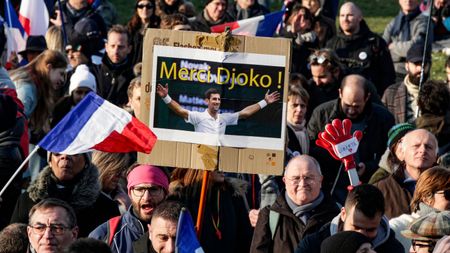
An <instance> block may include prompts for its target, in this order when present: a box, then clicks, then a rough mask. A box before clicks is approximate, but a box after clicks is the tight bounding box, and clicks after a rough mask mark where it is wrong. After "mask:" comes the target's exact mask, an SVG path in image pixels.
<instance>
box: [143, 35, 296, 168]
mask: <svg viewBox="0 0 450 253" xmlns="http://www.w3.org/2000/svg"><path fill="white" fill-rule="evenodd" d="M219 36H220V35H210V34H208V35H206V34H203V33H196V32H181V31H160V30H152V29H150V30H148V31H147V35H146V37H145V39H144V40H145V42H144V58H143V59H144V60H143V70H142V73H143V76H142V83H143V87H142V97H141V107H142V109H141V111H142V115H139V117H140V118H141V120H143V121H144V122H145V123H146V124H148V125H149V126H150V128H151V129H152V130H153V131H154V133H155V134H156V135H157V136H158V142H157V144H156V146H155V147H154V149H153V152H152V154H151V155H149V156H143V155H140V156H139V160H140V161H147V162H151V163H152V164H155V165H164V166H174V167H184V168H198V169H210V170H211V169H216V168H218V169H220V170H224V171H233V172H237V171H240V172H251V173H255V172H258V173H263V172H264V173H271V174H277V173H280V172H281V170H280V169H282V167H283V156H284V145H285V144H284V136H285V128H286V126H285V117H286V115H285V112H286V92H287V85H286V84H287V80H288V75H289V71H288V67H287V66H289V65H288V63H289V56H290V41H289V40H285V39H268V38H256V37H243V36H233V37H229V38H228V40H231V43H228V44H229V50H228V51H226V50H224V49H225V48H223V46H224V44H226V43H220V41H221V40H222V42H224V41H223V40H224V37H219ZM215 42H218V43H216V44H215ZM269 44H273V45H274V46H276V47H271V46H268V45H269ZM158 85H160V86H159V88H158ZM211 88H214V89H216V90H217V91H218V93H219V95H217V96H218V97H219V99H220V100H219V102H218V103H217V108H220V109H218V110H219V113H218V116H217V118H216V119H212V118H211V116H210V115H209V114H206V115H209V116H205V113H208V112H207V111H205V110H206V109H207V108H208V105H207V104H208V101H212V97H211V100H205V92H206V91H208V90H209V89H211ZM158 89H159V90H158ZM159 92H162V93H161V94H164V96H161V94H160V93H159ZM166 94H168V95H169V96H167V97H170V101H174V102H175V104H176V105H179V106H180V108H182V109H180V110H182V113H180V112H179V110H177V109H174V104H173V102H169V100H168V98H165V97H166ZM274 94H280V99H279V100H276V99H273V100H271V99H268V100H267V97H266V96H267V95H269V96H273V97H272V98H274V97H275V95H274ZM265 97H266V101H269V103H266V105H262V104H261V103H264V102H261V101H263V100H264V98H265ZM163 98H165V99H163ZM258 103H260V104H258ZM211 104H212V103H211ZM261 105H262V108H261ZM255 106H256V107H255ZM175 108H178V107H175ZM255 108H256V110H255ZM249 111H250V112H251V113H249V114H248V115H247V112H249ZM187 112H189V113H187ZM188 115H189V116H188ZM243 115H245V117H243ZM205 117H206V118H205ZM237 119H239V120H237ZM208 120H212V121H211V122H216V121H217V122H218V123H217V124H215V123H214V124H213V125H211V123H208ZM205 122H207V123H206V124H204V123H205ZM208 124H209V125H208Z"/></svg>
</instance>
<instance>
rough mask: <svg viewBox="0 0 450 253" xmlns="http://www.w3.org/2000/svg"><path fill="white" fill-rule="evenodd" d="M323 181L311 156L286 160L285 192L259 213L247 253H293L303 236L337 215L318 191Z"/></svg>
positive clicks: (336, 209)
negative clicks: (287, 161)
mask: <svg viewBox="0 0 450 253" xmlns="http://www.w3.org/2000/svg"><path fill="white" fill-rule="evenodd" d="M322 178H323V177H322V172H321V170H320V166H319V163H318V162H317V161H316V159H314V158H313V157H311V156H308V155H300V156H296V157H294V158H292V159H291V160H290V161H289V163H288V165H287V166H286V168H285V171H284V176H283V182H284V183H285V185H286V190H285V191H283V192H282V193H281V194H280V195H279V196H278V198H277V199H276V201H275V203H274V204H273V205H272V206H267V207H265V208H263V209H262V210H261V211H260V213H259V217H258V222H257V223H256V227H255V232H254V234H253V240H252V245H251V250H250V252H252V253H255V252H293V251H294V249H295V248H296V247H297V245H298V243H299V242H300V241H301V239H302V238H303V237H304V236H305V235H307V234H311V233H314V232H316V231H317V230H318V229H319V228H320V227H321V226H322V225H324V224H325V223H327V222H329V221H331V219H332V218H333V216H335V215H337V214H338V213H339V209H338V207H337V206H336V204H335V203H334V202H333V201H331V199H330V198H329V197H328V196H327V195H326V194H325V193H323V192H322V191H321V185H322Z"/></svg>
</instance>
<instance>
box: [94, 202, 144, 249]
mask: <svg viewBox="0 0 450 253" xmlns="http://www.w3.org/2000/svg"><path fill="white" fill-rule="evenodd" d="M108 223H109V221H107V222H105V223H103V224H101V225H100V226H98V227H97V228H96V229H95V230H94V231H92V232H91V233H90V234H89V237H90V238H94V239H97V240H101V241H104V242H106V243H108V239H109V238H108V237H107V236H108V235H109V234H110V232H111V231H110V230H109V229H110V228H109V225H108ZM145 231H147V224H143V223H142V222H141V221H140V220H139V219H138V218H137V217H136V215H134V213H133V207H132V206H131V207H130V208H129V209H128V211H127V212H126V213H125V214H124V215H122V217H121V218H120V222H119V226H118V227H117V229H116V231H115V233H114V237H113V241H112V243H111V250H112V252H113V253H133V242H134V241H136V240H138V239H139V238H140V237H141V236H142V235H143V234H144V233H145Z"/></svg>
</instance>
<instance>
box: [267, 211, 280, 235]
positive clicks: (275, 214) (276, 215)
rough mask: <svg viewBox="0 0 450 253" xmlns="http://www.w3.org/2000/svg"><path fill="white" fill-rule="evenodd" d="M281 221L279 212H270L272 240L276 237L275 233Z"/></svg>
mask: <svg viewBox="0 0 450 253" xmlns="http://www.w3.org/2000/svg"><path fill="white" fill-rule="evenodd" d="M279 219H280V213H279V212H275V211H273V210H270V211H269V227H270V233H271V234H272V240H273V238H274V237H275V232H276V231H277V227H278V220H279Z"/></svg>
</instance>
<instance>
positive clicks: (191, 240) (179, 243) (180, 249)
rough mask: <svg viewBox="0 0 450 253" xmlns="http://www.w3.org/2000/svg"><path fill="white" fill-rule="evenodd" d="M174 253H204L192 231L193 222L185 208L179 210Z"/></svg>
mask: <svg viewBox="0 0 450 253" xmlns="http://www.w3.org/2000/svg"><path fill="white" fill-rule="evenodd" d="M175 252H176V253H204V251H203V249H202V247H201V246H200V243H199V242H198V240H197V236H196V234H195V231H194V222H193V221H192V218H191V215H190V214H189V211H188V210H187V209H186V208H184V207H183V208H182V209H181V213H180V218H178V225H177V234H176V239H175Z"/></svg>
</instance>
